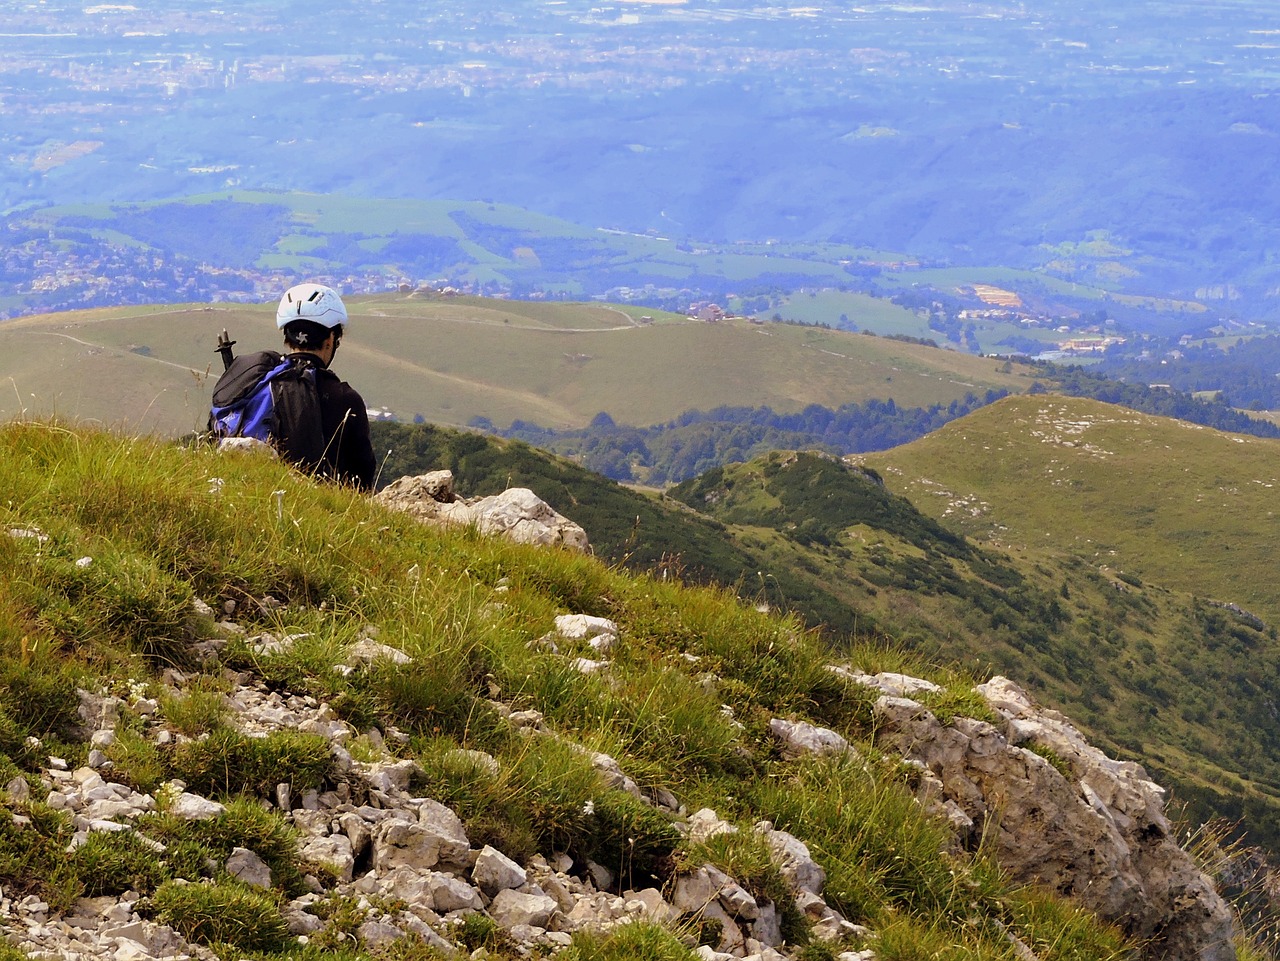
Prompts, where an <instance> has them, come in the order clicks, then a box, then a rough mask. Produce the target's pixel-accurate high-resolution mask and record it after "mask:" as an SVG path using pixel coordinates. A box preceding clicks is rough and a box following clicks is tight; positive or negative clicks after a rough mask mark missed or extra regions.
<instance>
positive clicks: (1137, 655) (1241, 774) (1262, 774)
mask: <svg viewBox="0 0 1280 961" xmlns="http://www.w3.org/2000/svg"><path fill="white" fill-rule="evenodd" d="M377 441H378V444H379V447H386V448H390V449H392V450H393V454H392V456H391V458H390V459H389V461H388V464H387V468H386V476H387V477H395V476H399V475H400V474H403V473H421V472H424V471H426V470H431V469H436V468H444V467H447V468H450V469H451V470H453V471H454V472H455V475H456V477H457V479H458V488H459V491H460V492H461V493H463V494H464V495H475V494H484V493H491V492H494V491H496V490H500V489H502V488H503V487H506V486H527V487H531V488H532V489H533V490H535V491H536V492H537V493H538V494H539V495H540V496H542V497H543V498H544V499H545V500H547V501H548V502H550V503H551V504H552V505H553V506H555V507H556V508H557V509H558V510H560V511H561V512H562V513H564V514H566V515H568V516H570V517H573V518H574V519H576V520H578V521H579V522H580V523H582V524H583V526H584V527H586V529H587V531H588V533H589V534H590V536H591V539H592V543H593V545H594V547H595V549H596V551H597V553H598V554H599V555H600V556H602V557H604V558H605V559H608V560H610V561H613V562H616V563H625V564H627V565H629V566H631V567H633V568H636V569H639V570H653V571H659V572H662V573H664V575H665V574H669V573H673V572H674V573H678V574H684V575H685V576H690V577H693V578H695V579H711V580H714V581H716V582H718V583H721V584H725V585H729V586H731V587H732V588H733V589H734V590H735V591H736V592H737V593H738V594H739V595H740V596H742V597H743V598H744V599H745V600H748V601H750V602H751V603H755V604H767V605H769V606H771V607H774V608H785V609H789V610H793V611H796V612H798V613H799V614H801V615H802V616H804V617H805V618H806V619H807V620H808V621H809V623H811V624H824V625H827V627H828V631H827V636H828V637H829V639H830V641H831V642H832V643H833V644H835V645H837V646H839V645H841V644H843V643H845V639H846V638H848V637H850V636H853V637H856V638H864V639H865V638H881V639H886V640H888V641H889V643H891V644H893V645H896V646H898V647H900V648H902V649H904V650H908V649H909V650H911V651H912V652H914V654H916V655H918V656H923V657H926V658H928V659H929V660H931V661H932V662H935V663H960V664H963V665H964V666H965V667H966V668H967V669H969V670H972V671H974V672H975V673H977V674H981V675H985V674H988V673H992V672H1000V673H1003V674H1006V675H1008V676H1010V677H1013V678H1015V679H1016V680H1018V681H1019V682H1020V683H1023V684H1026V685H1028V686H1030V687H1031V688H1032V689H1033V690H1035V691H1037V693H1038V696H1039V697H1041V698H1042V699H1044V700H1045V701H1046V702H1047V703H1051V704H1055V705H1057V706H1060V707H1062V708H1063V709H1064V710H1066V711H1067V713H1068V714H1070V716H1072V717H1073V718H1076V719H1077V720H1079V721H1081V722H1082V723H1084V724H1085V725H1086V726H1088V727H1089V729H1090V730H1091V732H1092V733H1093V735H1094V736H1095V737H1096V738H1098V739H1099V740H1100V741H1101V742H1102V743H1105V744H1107V745H1108V747H1109V748H1110V749H1112V750H1113V751H1115V752H1117V753H1120V754H1123V755H1125V756H1130V757H1137V758H1141V759H1143V761H1144V762H1145V763H1148V764H1149V765H1150V766H1151V767H1152V769H1153V770H1155V771H1157V772H1158V774H1159V776H1160V777H1161V779H1162V781H1164V782H1169V783H1172V784H1173V785H1174V786H1175V793H1176V796H1177V798H1178V800H1179V802H1183V803H1186V804H1188V805H1189V807H1190V815H1191V816H1209V815H1211V814H1218V815H1223V816H1227V817H1230V818H1233V819H1240V818H1244V819H1247V820H1248V821H1249V822H1250V825H1251V835H1252V837H1253V839H1254V840H1256V841H1259V842H1264V843H1266V844H1268V845H1269V846H1272V847H1276V846H1280V835H1278V834H1277V833H1276V832H1275V831H1274V830H1273V829H1272V828H1271V827H1270V825H1271V824H1273V823H1275V815H1276V813H1277V812H1280V801H1278V800H1277V799H1278V798H1280V752H1278V751H1277V748H1276V743H1275V742H1276V738H1275V736H1274V734H1275V732H1274V730H1273V729H1272V728H1271V727H1269V726H1267V725H1259V724H1257V723H1256V722H1255V718H1257V717H1264V716H1268V715H1267V710H1268V708H1267V704H1268V702H1269V699H1270V698H1272V697H1274V696H1277V694H1278V693H1280V677H1277V676H1276V671H1275V669H1274V665H1275V664H1276V663H1277V657H1276V656H1275V655H1276V654H1277V653H1280V652H1277V651H1276V650H1275V648H1276V644H1275V642H1274V640H1273V639H1272V638H1271V637H1270V636H1269V634H1267V633H1266V632H1264V631H1259V630H1257V629H1256V627H1255V626H1253V625H1251V623H1250V622H1249V621H1248V620H1247V619H1243V618H1240V617H1238V616H1236V615H1234V614H1233V613H1232V612H1230V611H1228V610H1225V609H1222V608H1219V607H1213V606H1209V605H1204V604H1200V603H1198V602H1196V601H1195V600H1194V599H1193V598H1191V597H1189V596H1187V594H1185V593H1183V592H1176V591H1171V590H1167V589H1164V588H1161V587H1158V586H1155V585H1154V584H1150V583H1147V584H1140V583H1138V582H1137V581H1136V579H1133V578H1130V581H1133V583H1127V582H1125V581H1123V580H1120V579H1119V578H1117V577H1116V576H1115V575H1114V574H1110V573H1106V572H1105V571H1100V570H1098V569H1096V567H1095V566H1094V565H1093V564H1091V563H1085V562H1084V561H1081V560H1079V559H1078V558H1074V557H1072V556H1070V555H1069V554H1063V553H1061V552H1050V551H1045V550H1034V551H1027V550H1020V551H1016V552H1008V551H1004V550H1000V549H994V548H982V547H978V546H976V545H974V544H972V543H970V542H969V541H967V540H965V539H964V538H963V537H960V536H958V535H956V534H954V533H952V532H951V531H949V530H947V529H946V528H945V527H943V526H941V525H939V523H938V522H937V521H936V520H934V519H932V518H930V517H928V516H925V515H923V514H921V513H919V512H918V511H917V510H916V509H915V507H914V506H913V505H912V504H911V503H909V502H908V501H906V500H905V499H903V498H902V497H900V496H897V495H894V494H892V493H890V492H888V491H886V490H885V489H883V488H881V487H879V486H877V485H875V484H874V483H870V482H868V481H867V480H866V479H865V478H863V477H861V476H860V475H859V474H858V473H857V472H855V471H850V470H849V469H848V468H846V467H844V466H842V465H841V464H839V463H838V462H836V461H833V460H830V459H827V458H820V457H812V456H807V455H806V456H801V457H798V458H797V457H794V456H792V455H786V454H778V455H771V456H769V457H766V458H762V459H760V460H757V461H753V462H752V463H749V464H743V465H732V466H729V467H726V468H723V469H721V470H716V471H712V472H709V473H708V474H706V475H704V476H703V477H701V478H698V479H696V480H694V481H690V482H688V483H686V484H683V485H680V486H679V487H677V488H675V489H673V490H672V491H670V492H669V494H668V495H664V496H662V497H644V496H641V495H640V494H638V493H634V492H631V491H628V490H626V489H624V488H620V487H618V486H617V485H614V484H612V483H611V482H608V481H605V480H603V479H602V478H600V477H598V476H596V475H593V474H591V473H589V472H587V471H583V470H581V469H580V468H577V467H575V466H573V465H571V464H568V463H566V462H565V461H563V460H558V459H555V458H551V457H549V456H548V455H546V454H544V453H542V452H539V451H537V450H534V449H532V448H529V447H527V446H525V445H523V444H518V443H502V442H498V441H495V440H493V439H491V438H483V437H479V436H475V435H468V434H459V433H456V432H452V431H447V430H441V429H439V428H435V427H430V426H425V425H424V426H419V427H405V426H397V425H377ZM681 503H683V504H686V505H688V506H689V507H690V508H694V509H696V510H697V511H699V512H700V513H698V514H694V513H692V511H690V510H679V509H676V508H677V507H678V505H679V504H681ZM1186 676H1197V677H1203V678H1204V679H1205V680H1204V682H1203V683H1200V684H1197V685H1194V686H1188V685H1186V684H1185V683H1184V678H1185V677H1186Z"/></svg>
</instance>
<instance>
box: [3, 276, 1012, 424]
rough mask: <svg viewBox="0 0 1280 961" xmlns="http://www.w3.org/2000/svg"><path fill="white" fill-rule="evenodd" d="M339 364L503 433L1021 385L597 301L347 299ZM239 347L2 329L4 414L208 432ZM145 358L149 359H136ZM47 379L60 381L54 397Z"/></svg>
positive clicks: (150, 317)
mask: <svg viewBox="0 0 1280 961" xmlns="http://www.w3.org/2000/svg"><path fill="white" fill-rule="evenodd" d="M349 306H350V308H351V313H352V318H353V319H352V325H351V327H352V330H351V336H350V339H349V340H348V341H347V342H345V343H344V345H343V347H342V350H341V352H340V353H339V355H338V360H337V362H336V364H335V369H336V370H337V371H338V372H339V373H340V374H341V375H342V376H343V377H344V378H346V379H347V380H349V381H350V382H351V383H352V384H354V385H355V386H356V387H357V388H359V389H360V390H361V391H362V392H363V394H364V396H365V399H366V401H367V402H368V403H369V405H370V406H371V407H381V408H388V409H390V410H392V411H394V412H395V413H396V414H397V415H398V416H399V417H400V418H401V419H403V420H410V419H412V418H413V417H414V416H415V415H418V414H421V415H422V416H423V417H425V418H426V419H427V420H429V421H432V422H434V423H444V424H458V425H461V424H465V423H467V422H468V421H469V420H471V418H473V417H476V416H485V417H489V418H490V419H491V420H493V421H494V422H495V423H497V424H499V425H506V424H509V423H510V422H511V421H512V420H513V419H516V418H522V419H525V420H530V421H534V422H535V423H539V424H542V425H544V426H559V427H563V426H582V425H585V424H586V423H587V422H588V421H589V420H590V419H591V418H592V417H593V416H595V415H596V414H597V413H599V412H600V411H602V410H605V411H608V412H609V413H610V414H611V415H612V416H613V417H614V419H615V420H617V421H618V422H620V423H633V424H651V423H655V422H661V421H665V420H668V419H670V418H672V417H674V416H676V415H677V414H679V413H681V412H683V411H685V410H688V409H691V408H710V407H715V406H718V405H722V404H744V405H760V404H767V405H770V406H772V407H774V408H775V409H777V410H780V411H783V410H785V411H795V410H800V409H802V408H803V407H804V406H806V405H808V404H820V405H822V406H826V407H836V406H839V405H841V404H844V403H849V402H853V401H860V400H866V399H869V398H873V397H875V398H882V399H883V398H886V397H892V398H893V399H894V400H895V401H897V402H898V403H899V404H900V405H902V406H907V407H914V406H924V405H928V404H932V403H937V402H942V403H949V402H950V401H951V400H953V399H956V398H960V397H963V396H964V395H965V394H966V393H967V392H970V391H972V392H974V393H982V392H983V391H985V390H987V389H989V388H993V387H994V388H1006V389H1009V390H1012V391H1018V390H1024V389H1026V387H1028V386H1029V385H1030V383H1031V382H1032V379H1033V378H1032V377H1030V376H1029V375H1028V374H1026V373H1025V372H1023V371H1021V370H1020V369H1015V370H1014V371H1013V372H1011V373H1004V372H1001V370H1000V369H999V365H998V364H997V363H996V362H994V361H990V360H986V359H983V358H978V357H972V356H969V355H965V354H960V353H957V352H953V351H942V350H934V349H931V348H928V347H923V346H920V345H917V344H906V343H901V342H898V341H893V340H886V339H882V338H876V337H867V336H863V335H856V334H849V333H843V332H839V331H827V330H821V329H814V328H806V327H796V326H790V325H771V326H768V327H760V326H755V325H750V324H747V323H745V322H733V323H723V324H714V325H712V324H705V323H697V322H690V321H685V320H683V319H680V318H677V317H675V316H674V315H661V314H659V315H657V317H656V318H655V323H653V324H652V325H645V326H640V325H638V323H637V322H636V320H635V317H636V315H637V313H638V312H637V311H634V310H622V309H618V308H614V307H610V306H607V305H596V304H590V305H582V304H531V303H522V302H515V301H500V300H480V299H470V298H456V299H455V298H450V299H424V298H418V297H411V296H407V295H398V294H397V295H385V296H376V297H369V298H352V302H351V304H350V305H349ZM224 327H225V328H227V329H229V330H230V331H231V333H232V335H233V336H234V337H235V338H236V339H238V340H239V341H240V343H239V346H238V350H240V351H242V352H243V351H248V350H256V349H262V348H265V347H278V340H277V338H276V336H275V331H274V329H273V326H272V320H271V309H270V307H269V306H264V305H252V306H244V305H225V304H223V305H218V306H216V307H206V306H190V305H188V306H177V307H165V308H157V307H137V308H112V309H109V310H98V311H73V312H68V313H64V314H53V315H45V316H41V317H29V318H23V319H21V320H15V321H9V322H7V323H5V324H3V325H0V381H10V382H11V383H12V384H13V387H12V389H11V390H8V391H3V392H0V416H12V415H13V414H15V413H17V412H18V411H19V410H20V409H22V408H26V409H28V410H29V411H32V412H40V413H48V412H55V411H56V412H58V413H60V414H63V415H66V416H71V417H84V418H88V417H100V418H102V419H103V420H105V421H106V422H107V423H108V424H110V425H113V426H124V425H128V426H129V427H130V428H131V429H142V430H148V431H157V432H160V433H168V434H178V433H182V432H185V431H190V430H193V429H195V428H196V427H198V426H202V425H203V422H204V418H205V416H206V415H207V409H206V405H207V397H208V394H209V392H210V390H211V389H212V383H211V381H210V377H211V376H212V373H211V372H213V371H214V370H215V367H216V369H220V366H218V365H219V364H220V362H219V361H218V360H217V358H216V356H215V355H214V354H213V343H214V340H215V339H216V336H217V332H218V331H220V330H221V329H222V328H224ZM140 351H145V353H144V352H140ZM51 384H56V385H57V386H56V387H51V386H50V385H51Z"/></svg>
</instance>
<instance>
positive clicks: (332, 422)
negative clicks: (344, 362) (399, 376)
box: [286, 351, 378, 490]
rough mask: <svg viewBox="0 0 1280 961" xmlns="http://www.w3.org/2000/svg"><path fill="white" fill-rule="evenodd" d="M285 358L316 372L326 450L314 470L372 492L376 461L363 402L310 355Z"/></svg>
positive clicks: (367, 415)
mask: <svg viewBox="0 0 1280 961" xmlns="http://www.w3.org/2000/svg"><path fill="white" fill-rule="evenodd" d="M286 356H288V357H289V359H290V360H298V361H302V362H304V363H306V364H307V365H308V366H309V367H311V368H313V369H314V370H315V372H316V387H317V389H318V390H319V392H320V420H321V424H322V425H323V429H324V436H325V441H326V447H325V454H324V463H323V464H319V465H314V466H315V467H316V468H317V469H318V471H319V473H320V474H322V475H323V476H325V477H328V478H329V479H330V480H336V481H338V482H340V483H343V484H353V485H354V486H356V487H358V488H360V489H361V490H372V489H373V480H374V476H375V475H376V474H377V471H378V461H377V459H376V458H375V457H374V455H373V444H372V442H371V441H370V440H369V413H368V411H367V410H366V409H365V406H364V399H363V398H362V397H361V396H360V395H359V394H358V393H357V392H356V390H355V388H354V387H352V386H351V385H350V384H348V383H347V382H346V381H344V380H340V379H339V378H338V375H337V374H335V373H334V372H333V371H331V370H329V369H328V368H326V367H322V366H321V364H320V358H318V357H316V356H315V355H314V354H310V353H307V352H305V351H298V352H296V353H292V354H288V355H286ZM307 466H312V465H307Z"/></svg>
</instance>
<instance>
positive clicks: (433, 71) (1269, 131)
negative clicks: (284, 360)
mask: <svg viewBox="0 0 1280 961" xmlns="http://www.w3.org/2000/svg"><path fill="white" fill-rule="evenodd" d="M0 13H2V14H3V16H2V17H0V23H3V24H4V26H0V53H3V56H0V210H7V211H12V210H14V209H16V208H21V207H26V206H30V205H41V204H48V203H59V204H66V203H72V202H79V201H98V202H101V201H111V202H118V201H148V200H155V199H162V198H172V197H178V196H182V195H185V194H189V193H197V192H209V191H216V190H221V189H224V188H227V187H231V186H238V187H245V188H266V189H276V188H278V189H292V190H307V191H315V192H325V193H328V192H337V193H343V194H350V195H353V196H357V197H415V198H428V199H429V198H452V199H463V200H475V199H482V200H491V201H495V202H502V203H510V204H516V205H519V206H522V207H526V208H529V209H532V210H534V211H538V212H541V213H546V214H551V215H555V216H558V217H563V218H565V219H568V220H571V221H574V222H576V223H581V224H585V225H591V226H608V227H616V228H620V229H624V230H629V231H637V232H645V231H652V232H656V233H659V234H661V235H662V236H666V237H671V238H673V239H688V240H692V241H696V240H699V239H702V240H707V241H732V240H738V239H753V240H764V239H775V238H776V239H780V240H788V241H799V240H803V241H823V242H841V243H850V244H857V245H861V246H868V247H874V248H880V249H885V250H891V251H904V252H909V253H911V254H913V255H916V256H920V257H926V258H934V259H937V260H940V261H944V262H949V263H956V264H965V263H986V264H990V263H1002V264H1008V265H1011V266H1023V267H1040V268H1045V269H1047V270H1049V271H1050V272H1055V273H1057V274H1059V275H1061V276H1066V277H1070V278H1073V279H1081V280H1090V281H1093V280H1103V281H1105V282H1108V283H1111V284H1114V285H1119V286H1121V287H1123V286H1126V285H1127V286H1128V288H1129V289H1130V290H1132V291H1135V292H1162V293H1176V294H1179V295H1183V296H1193V295H1195V294H1196V293H1197V292H1198V293H1199V294H1200V295H1201V296H1202V297H1206V296H1208V297H1212V296H1221V297H1224V298H1226V297H1236V296H1241V295H1243V296H1246V297H1248V298H1250V301H1251V302H1252V304H1253V305H1255V306H1260V307H1262V306H1264V305H1265V303H1266V300H1265V298H1266V297H1267V295H1268V293H1269V292H1270V291H1271V290H1272V289H1273V288H1274V287H1277V286H1280V276H1278V275H1280V266H1277V263H1276V259H1277V254H1278V253H1280V238H1278V237H1277V226H1276V225H1277V224H1280V182H1278V181H1277V179H1276V178H1275V177H1274V176H1273V175H1272V168H1273V165H1274V158H1275V153H1276V147H1277V144H1278V142H1280V141H1278V139H1277V138H1278V136H1280V116H1278V115H1277V108H1278V106H1280V100H1277V97H1276V94H1277V87H1278V86H1280V29H1278V27H1277V22H1276V21H1275V19H1274V13H1273V7H1272V5H1271V4H1270V3H1267V2H1265V0H1216V2H1208V3H1202V4H1189V3H1185V2H1181V0H1178V2H1173V0H1147V2H1143V3H1118V4H1117V3H1114V2H1102V0H1035V2H1031V0H930V2H927V3H919V4H917V3H911V4H905V3H904V4H898V3H884V2H879V0H868V2H864V3H860V4H857V5H854V4H849V3H830V2H824V0H812V2H808V3H806V4H805V5H804V6H800V5H796V6H782V5H778V6H771V5H758V4H755V3H748V2H738V0H684V2H681V0H671V2H648V0H625V2H618V0H609V2H601V0H554V2H548V0H502V2H498V0H489V2H485V0H465V2H464V0H438V2H433V3H430V4H422V3H418V2H409V0H371V2H366V3H362V4H359V5H350V4H336V3H329V2H323V0H321V2H312V3H307V4H301V3H289V2H283V3H282V2H267V0H242V2H237V3H232V4H226V5H222V6H221V7H219V8H217V9H216V10H215V9H201V10H194V9H192V8H191V6H190V5H189V4H186V3H181V2H177V0H158V2H154V3H149V4H147V5H145V9H144V8H141V7H139V8H135V7H133V6H129V5H116V4H104V5H99V6H88V7H86V6H84V5H83V4H79V3H77V4H70V3H68V2H65V0H48V2H44V3H41V4H39V5H34V4H23V3H17V2H12V0H3V2H0Z"/></svg>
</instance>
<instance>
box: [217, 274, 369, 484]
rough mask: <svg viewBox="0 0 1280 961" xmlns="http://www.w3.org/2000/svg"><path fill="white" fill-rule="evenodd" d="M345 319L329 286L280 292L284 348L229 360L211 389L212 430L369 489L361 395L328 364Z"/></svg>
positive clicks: (279, 324)
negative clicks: (261, 445) (246, 439)
mask: <svg viewBox="0 0 1280 961" xmlns="http://www.w3.org/2000/svg"><path fill="white" fill-rule="evenodd" d="M347 322H348V317H347V309H346V307H345V306H344V305H343V303H342V298H341V297H339V296H338V294H337V292H336V291H335V290H333V289H332V288H330V287H325V286H323V285H321V284H299V285H297V286H296V287H291V288H289V289H288V290H287V291H285V294H284V296H283V297H281V298H280V304H279V306H278V307H277V309H276V326H277V327H278V328H279V329H280V330H281V331H282V333H283V334H284V346H285V350H286V352H287V353H285V354H284V355H281V354H278V353H276V352H275V351H270V350H264V351H259V352H258V353H256V354H246V355H245V356H243V357H237V358H235V359H234V360H232V361H231V362H230V364H229V365H228V367H227V369H226V371H225V372H224V373H223V375H222V377H221V378H219V380H218V383H217V384H216V385H215V387H214V390H213V409H212V413H211V414H210V418H209V422H210V428H211V429H212V431H213V432H214V434H215V435H216V436H218V437H219V438H227V437H254V438H257V439H259V440H264V441H266V442H267V443H269V444H271V446H272V447H274V448H275V449H276V450H277V451H278V452H279V453H280V456H282V457H284V458H285V459H286V460H288V461H290V462H291V463H293V464H295V465H297V466H298V467H300V468H301V469H303V470H305V471H308V472H311V473H315V474H318V475H320V476H322V477H326V478H329V479H331V480H335V481H338V482H340V483H343V484H351V485H354V486H355V487H358V488H360V489H362V490H370V489H372V487H373V481H374V475H375V473H376V470H377V462H376V460H375V459H374V456H373V445H372V443H371V442H370V440H369V416H368V413H367V411H366V410H365V405H364V400H363V399H362V398H361V396H360V395H359V393H357V392H356V391H355V389H354V388H352V387H351V386H350V385H349V384H347V383H346V382H345V381H342V380H340V379H339V378H338V375H337V374H335V373H333V371H331V370H330V369H329V364H330V363H332V361H333V355H334V354H335V353H336V352H337V350H338V345H339V344H340V343H341V341H342V334H343V330H344V329H345V327H346V324H347ZM227 352H228V355H229V352H230V348H229V347H228V348H227Z"/></svg>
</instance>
